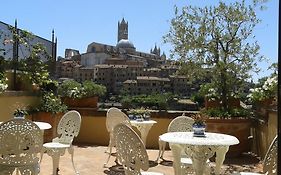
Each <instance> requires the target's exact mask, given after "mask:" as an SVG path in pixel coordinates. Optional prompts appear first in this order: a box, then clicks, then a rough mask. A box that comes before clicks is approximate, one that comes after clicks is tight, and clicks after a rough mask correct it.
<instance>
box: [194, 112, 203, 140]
mask: <svg viewBox="0 0 281 175" xmlns="http://www.w3.org/2000/svg"><path fill="white" fill-rule="evenodd" d="M192 118H193V119H194V123H193V124H192V129H193V134H194V136H195V137H205V129H206V122H205V121H206V116H205V115H203V114H200V113H198V114H195V115H193V116H192Z"/></svg>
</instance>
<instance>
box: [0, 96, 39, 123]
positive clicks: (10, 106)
mask: <svg viewBox="0 0 281 175" xmlns="http://www.w3.org/2000/svg"><path fill="white" fill-rule="evenodd" d="M38 102H39V98H38V97H36V96H30V95H26V94H25V93H23V92H16V91H15V92H4V93H2V94H0V111H1V113H0V121H5V120H9V119H11V118H13V113H14V111H15V109H16V108H18V107H21V108H23V107H26V106H29V105H36V104H38Z"/></svg>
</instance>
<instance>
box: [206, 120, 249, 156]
mask: <svg viewBox="0 0 281 175" xmlns="http://www.w3.org/2000/svg"><path fill="white" fill-rule="evenodd" d="M206 123H207V127H206V130H207V131H208V132H217V133H223V134H228V135H232V136H235V137H236V138H237V139H238V140H239V142H240V143H239V144H238V145H232V146H230V147H229V151H228V152H227V154H226V156H227V157H237V156H239V155H241V154H242V153H243V152H248V151H250V149H251V145H250V140H249V138H248V137H249V136H250V135H251V132H250V131H251V126H252V122H251V120H249V119H235V118H234V119H208V120H207V122H206Z"/></svg>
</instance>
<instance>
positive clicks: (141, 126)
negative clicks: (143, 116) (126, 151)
mask: <svg viewBox="0 0 281 175" xmlns="http://www.w3.org/2000/svg"><path fill="white" fill-rule="evenodd" d="M130 122H131V125H132V126H134V127H136V128H137V129H138V130H139V131H140V133H141V139H142V141H143V143H144V145H146V138H147V135H148V132H149V130H150V129H151V127H152V126H153V125H154V124H155V123H157V122H156V121H154V120H144V121H138V120H131V121H130Z"/></svg>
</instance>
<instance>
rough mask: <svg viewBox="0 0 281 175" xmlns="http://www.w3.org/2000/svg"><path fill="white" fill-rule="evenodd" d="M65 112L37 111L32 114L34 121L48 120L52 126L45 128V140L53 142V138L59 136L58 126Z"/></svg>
mask: <svg viewBox="0 0 281 175" xmlns="http://www.w3.org/2000/svg"><path fill="white" fill-rule="evenodd" d="M62 116H63V113H58V114H52V113H50V112H37V113H34V114H32V121H38V122H47V123H49V124H50V125H51V126H52V128H51V129H48V130H44V142H51V141H52V139H53V138H55V137H57V127H58V123H59V121H60V119H61V118H62Z"/></svg>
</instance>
